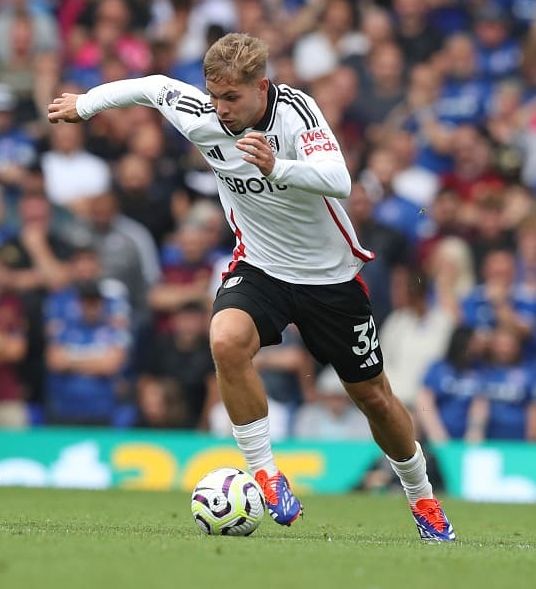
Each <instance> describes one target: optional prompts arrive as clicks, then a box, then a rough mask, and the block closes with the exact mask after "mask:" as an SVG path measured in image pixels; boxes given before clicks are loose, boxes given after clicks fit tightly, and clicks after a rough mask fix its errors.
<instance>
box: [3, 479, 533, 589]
mask: <svg viewBox="0 0 536 589" xmlns="http://www.w3.org/2000/svg"><path fill="white" fill-rule="evenodd" d="M445 503H446V508H447V510H448V514H449V517H450V519H451V520H452V522H453V524H454V526H455V529H456V532H457V534H458V537H459V541H457V542H456V543H455V544H453V545H428V544H422V543H421V542H420V540H419V539H418V536H417V532H416V529H415V526H414V524H413V522H412V520H411V517H410V515H409V512H408V510H407V507H406V504H405V500H404V499H403V498H402V497H390V496H383V497H377V496H366V495H360V494H355V495H347V496H337V497H333V496H314V497H305V508H306V515H305V518H304V520H303V521H301V522H298V523H297V524H295V525H294V526H292V528H280V527H279V526H277V525H276V524H274V523H273V522H272V521H271V520H270V518H269V517H267V516H266V517H265V519H264V521H263V522H262V524H261V526H260V528H259V529H258V530H257V532H255V534H254V535H253V536H250V537H249V538H222V537H209V536H204V535H202V534H201V532H200V531H198V530H197V528H196V527H195V525H194V523H193V521H192V519H191V515H190V499H189V496H188V495H186V494H183V493H173V492H170V493H157V492H147V493H143V492H134V491H105V492H103V491H94V492H92V491H64V490H61V491H60V490H44V489H34V490H32V489H0V587H2V588H4V587H5V588H6V589H8V588H9V589H19V588H20V589H23V588H24V589H26V588H29V589H31V588H34V587H38V588H39V589H62V588H64V587H69V588H70V587H74V588H86V587H87V588H90V587H91V589H95V588H97V589H107V588H108V587H110V588H113V589H122V588H123V587H125V588H129V589H138V588H140V589H141V588H144V589H149V588H150V589H159V588H168V587H170V588H171V587H172V588H185V589H190V588H192V589H205V588H206V589H227V588H229V589H231V588H232V589H241V588H246V587H247V588H248V589H252V588H255V587H262V588H263V589H271V588H272V587H273V588H281V589H286V588H289V589H298V588H300V589H301V588H307V589H311V588H316V587H328V588H329V589H346V588H353V587H356V588H359V589H405V588H406V587H407V588H411V589H421V588H422V589H424V588H426V589H443V588H445V589H447V588H448V589H465V588H469V589H474V588H480V587H482V588H484V589H494V588H497V589H499V588H500V589H503V588H509V587H514V586H515V587H516V589H529V588H531V589H532V588H533V587H535V586H536V581H535V579H536V526H535V523H536V515H535V507H534V506H523V505H477V504H468V503H463V502H456V501H452V500H450V501H446V502H445Z"/></svg>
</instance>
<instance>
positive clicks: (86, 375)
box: [45, 281, 129, 425]
mask: <svg viewBox="0 0 536 589" xmlns="http://www.w3.org/2000/svg"><path fill="white" fill-rule="evenodd" d="M78 296H79V301H80V315H79V317H77V318H73V320H71V321H70V322H68V323H67V324H64V325H63V327H62V328H60V329H59V330H58V331H57V332H56V333H54V334H52V335H51V337H50V338H49V341H48V346H47V352H46V363H47V369H48V374H47V385H46V398H45V404H46V414H47V419H48V421H49V423H57V424H71V425H82V424H83V425H114V423H115V419H116V416H117V412H118V405H119V401H120V398H121V381H122V374H123V368H124V365H125V362H126V358H127V350H128V346H129V341H128V338H127V337H126V335H125V331H124V330H123V329H119V328H117V327H115V326H114V325H113V322H112V319H111V318H110V317H109V316H107V314H106V312H105V302H104V299H103V297H102V294H101V292H100V290H99V286H98V284H97V283H96V282H95V281H90V282H85V283H82V284H79V285H78Z"/></svg>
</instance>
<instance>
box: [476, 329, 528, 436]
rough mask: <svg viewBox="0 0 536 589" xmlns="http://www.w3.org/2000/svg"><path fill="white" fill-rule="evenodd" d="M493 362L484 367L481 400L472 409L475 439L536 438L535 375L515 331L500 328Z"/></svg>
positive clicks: (494, 341)
mask: <svg viewBox="0 0 536 589" xmlns="http://www.w3.org/2000/svg"><path fill="white" fill-rule="evenodd" d="M489 350H490V354H489V355H490V362H489V363H488V364H486V365H485V366H483V367H482V369H481V371H480V376H481V378H482V380H483V382H484V387H483V390H482V396H481V398H478V399H475V401H474V402H473V403H474V407H473V409H472V412H471V413H472V417H471V421H472V427H473V430H474V431H473V433H472V439H474V440H476V441H479V440H480V439H488V440H535V439H536V385H535V380H536V379H535V377H536V372H535V369H534V365H533V364H528V363H525V362H523V360H522V355H521V342H520V340H519V338H518V336H517V334H516V332H515V331H512V330H511V329H508V328H504V327H499V328H497V329H496V330H495V331H494V332H493V337H492V339H491V342H490V348H489Z"/></svg>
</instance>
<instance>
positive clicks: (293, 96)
mask: <svg viewBox="0 0 536 589" xmlns="http://www.w3.org/2000/svg"><path fill="white" fill-rule="evenodd" d="M281 95H282V96H286V97H287V98H290V99H291V100H295V101H296V102H297V103H298V104H299V105H300V107H301V108H302V109H303V112H304V114H305V115H306V116H308V117H309V119H310V120H311V124H312V125H313V127H318V126H319V125H318V119H317V118H316V115H315V114H314V112H313V111H312V110H311V107H310V106H309V105H308V104H307V102H306V101H305V99H304V98H303V96H301V95H300V94H297V93H295V92H292V91H291V90H290V89H288V88H283V89H282V90H281Z"/></svg>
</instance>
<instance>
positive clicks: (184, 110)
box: [175, 106, 201, 117]
mask: <svg viewBox="0 0 536 589" xmlns="http://www.w3.org/2000/svg"><path fill="white" fill-rule="evenodd" d="M175 110H180V111H181V112H186V113H188V114H189V115H195V116H196V117H200V116H201V113H200V112H199V111H197V110H192V109H190V108H184V107H182V106H176V107H175Z"/></svg>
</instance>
